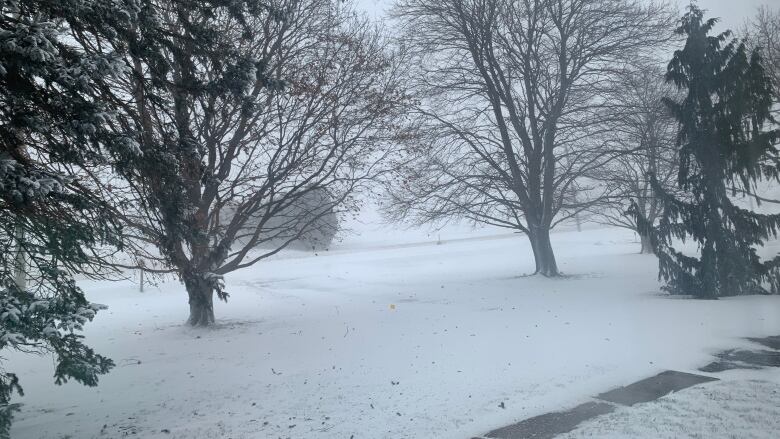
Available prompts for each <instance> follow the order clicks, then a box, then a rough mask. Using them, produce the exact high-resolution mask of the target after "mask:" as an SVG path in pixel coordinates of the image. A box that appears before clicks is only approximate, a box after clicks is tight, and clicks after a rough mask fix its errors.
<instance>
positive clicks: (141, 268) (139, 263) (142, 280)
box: [138, 259, 145, 293]
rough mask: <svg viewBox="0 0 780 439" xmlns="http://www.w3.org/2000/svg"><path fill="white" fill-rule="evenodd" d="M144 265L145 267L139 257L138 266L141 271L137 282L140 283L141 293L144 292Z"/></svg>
mask: <svg viewBox="0 0 780 439" xmlns="http://www.w3.org/2000/svg"><path fill="white" fill-rule="evenodd" d="M144 267H145V264H144V260H143V259H141V260H140V261H138V268H139V270H140V272H141V275H140V282H139V284H140V291H141V292H142V293H143V292H144Z"/></svg>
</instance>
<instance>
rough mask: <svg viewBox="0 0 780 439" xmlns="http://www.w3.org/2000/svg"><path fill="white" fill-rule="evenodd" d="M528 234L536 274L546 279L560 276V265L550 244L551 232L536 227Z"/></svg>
mask: <svg viewBox="0 0 780 439" xmlns="http://www.w3.org/2000/svg"><path fill="white" fill-rule="evenodd" d="M531 230H532V232H531V233H529V234H528V239H529V240H530V241H531V248H532V249H533V252H534V260H535V262H536V273H538V274H541V275H542V276H545V277H556V276H560V273H559V272H558V264H557V263H556V262H555V253H554V252H553V249H552V244H551V243H550V230H549V229H547V228H544V227H535V228H532V229H531Z"/></svg>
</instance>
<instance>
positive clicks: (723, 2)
mask: <svg viewBox="0 0 780 439" xmlns="http://www.w3.org/2000/svg"><path fill="white" fill-rule="evenodd" d="M676 1H677V4H679V5H680V10H682V9H683V7H684V6H685V5H687V4H688V0H676ZM355 2H356V3H357V4H358V5H359V6H360V7H361V8H362V9H364V10H365V11H367V12H368V13H369V14H371V15H373V16H376V17H380V16H382V15H383V14H384V10H385V9H387V8H388V7H389V6H390V5H391V4H392V3H393V0H355ZM698 3H699V6H700V7H701V8H703V9H706V10H708V11H709V14H708V15H709V16H715V17H720V18H721V24H720V28H719V30H724V29H726V28H729V29H738V28H739V27H740V26H741V25H742V23H744V22H745V19H747V18H749V17H750V16H752V15H754V14H755V11H756V8H758V6H760V5H773V6H775V7H780V0H699V1H698Z"/></svg>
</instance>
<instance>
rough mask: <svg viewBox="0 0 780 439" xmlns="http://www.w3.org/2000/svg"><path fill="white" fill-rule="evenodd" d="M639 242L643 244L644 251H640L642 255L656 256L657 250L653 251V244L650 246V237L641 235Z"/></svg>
mask: <svg viewBox="0 0 780 439" xmlns="http://www.w3.org/2000/svg"><path fill="white" fill-rule="evenodd" d="M639 240H640V242H641V243H642V249H641V250H640V253H642V254H643V255H652V254H655V250H653V246H652V244H650V237H649V236H647V235H643V234H641V233H640V234H639Z"/></svg>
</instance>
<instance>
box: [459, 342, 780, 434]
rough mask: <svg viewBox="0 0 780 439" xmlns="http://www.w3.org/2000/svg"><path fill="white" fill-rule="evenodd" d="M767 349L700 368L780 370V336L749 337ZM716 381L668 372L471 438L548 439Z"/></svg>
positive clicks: (740, 352) (726, 356) (722, 357)
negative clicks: (619, 411)
mask: <svg viewBox="0 0 780 439" xmlns="http://www.w3.org/2000/svg"><path fill="white" fill-rule="evenodd" d="M748 340H750V341H752V342H755V343H758V344H761V345H763V346H765V347H766V348H768V349H761V350H745V349H730V350H727V351H723V352H720V353H718V354H716V355H715V357H716V361H714V362H712V363H710V364H708V365H706V366H704V367H701V368H700V369H699V370H700V371H702V372H707V373H717V372H722V371H724V370H731V369H760V368H765V367H780V336H773V337H766V338H749V339H748ZM709 381H717V378H713V377H709V376H704V375H696V374H691V373H685V372H677V371H673V370H667V371H664V372H661V373H659V374H658V375H655V376H652V377H649V378H645V379H643V380H640V381H637V382H635V383H633V384H629V385H627V386H625V387H619V388H617V389H613V390H610V391H608V392H604V393H602V394H600V395H598V396H596V397H595V398H594V399H593V400H591V401H588V402H585V403H583V404H580V405H578V406H576V407H574V408H572V409H569V410H565V411H561V412H552V413H545V414H543V415H539V416H535V417H533V418H528V419H525V420H523V421H520V422H518V423H516V424H513V425H509V426H506V427H503V428H499V429H496V430H493V431H491V432H489V433H487V434H485V435H484V436H481V437H478V438H474V439H550V438H554V437H555V436H557V435H559V434H563V433H568V432H570V431H572V430H574V429H575V428H576V427H577V426H578V425H579V424H580V423H581V422H583V421H586V420H589V419H593V418H595V417H597V416H601V415H605V414H607V413H610V412H612V411H613V410H615V408H616V407H618V406H621V405H622V406H632V405H634V404H637V403H643V402H649V401H654V400H656V399H658V398H660V397H662V396H664V395H668V394H669V393H672V392H677V391H680V390H683V389H686V388H688V387H691V386H694V385H696V384H701V383H706V382H709Z"/></svg>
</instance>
